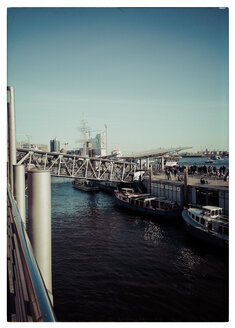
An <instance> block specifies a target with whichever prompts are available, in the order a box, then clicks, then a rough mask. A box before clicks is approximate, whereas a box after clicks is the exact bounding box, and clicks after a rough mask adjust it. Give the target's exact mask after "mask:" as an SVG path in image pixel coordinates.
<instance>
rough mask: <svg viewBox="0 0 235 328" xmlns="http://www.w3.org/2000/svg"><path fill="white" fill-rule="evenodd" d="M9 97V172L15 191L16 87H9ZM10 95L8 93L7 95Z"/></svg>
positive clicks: (12, 189) (10, 181) (12, 188)
mask: <svg viewBox="0 0 235 328" xmlns="http://www.w3.org/2000/svg"><path fill="white" fill-rule="evenodd" d="M7 91H9V97H8V98H7V99H9V100H7V120H8V145H9V148H8V173H9V183H10V186H11V191H12V193H13V191H14V185H13V183H14V180H13V165H14V164H16V122H15V95H14V87H7ZM7 96H8V95H7Z"/></svg>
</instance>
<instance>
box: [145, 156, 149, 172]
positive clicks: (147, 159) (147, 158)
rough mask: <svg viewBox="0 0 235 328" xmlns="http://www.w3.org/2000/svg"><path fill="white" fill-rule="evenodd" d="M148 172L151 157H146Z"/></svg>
mask: <svg viewBox="0 0 235 328" xmlns="http://www.w3.org/2000/svg"><path fill="white" fill-rule="evenodd" d="M146 170H149V157H146Z"/></svg>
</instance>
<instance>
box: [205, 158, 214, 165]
mask: <svg viewBox="0 0 235 328" xmlns="http://www.w3.org/2000/svg"><path fill="white" fill-rule="evenodd" d="M205 163H210V164H212V163H214V161H213V159H207V160H206V161H205Z"/></svg>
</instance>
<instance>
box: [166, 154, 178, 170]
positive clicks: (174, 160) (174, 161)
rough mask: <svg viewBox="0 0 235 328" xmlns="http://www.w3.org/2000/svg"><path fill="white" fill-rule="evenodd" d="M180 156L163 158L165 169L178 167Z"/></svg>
mask: <svg viewBox="0 0 235 328" xmlns="http://www.w3.org/2000/svg"><path fill="white" fill-rule="evenodd" d="M181 158H182V157H181V156H178V155H177V156H164V166H165V167H173V166H179V163H178V161H179V160H180V159H181Z"/></svg>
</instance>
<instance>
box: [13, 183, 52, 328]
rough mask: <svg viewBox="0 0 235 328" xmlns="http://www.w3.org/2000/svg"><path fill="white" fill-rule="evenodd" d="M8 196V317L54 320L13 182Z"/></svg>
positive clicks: (44, 320) (29, 319) (14, 319)
mask: <svg viewBox="0 0 235 328" xmlns="http://www.w3.org/2000/svg"><path fill="white" fill-rule="evenodd" d="M7 196H8V197H7V200H8V213H7V214H8V215H7V216H8V249H7V253H8V254H7V256H8V257H7V259H8V286H9V287H8V291H9V294H8V297H9V298H10V300H8V303H9V304H10V307H11V309H10V310H11V314H10V316H8V320H9V321H18V322H19V321H38V322H40V321H43V322H54V321H56V319H55V314H54V311H53V307H52V304H51V302H50V298H49V296H48V293H47V290H46V287H45V284H44V282H43V279H42V276H41V273H40V270H39V268H38V265H37V262H36V260H35V258H34V254H33V250H32V246H31V244H30V241H29V238H28V235H27V232H26V230H25V227H24V224H23V222H22V220H21V216H20V213H19V210H18V207H17V204H16V202H15V200H14V198H13V196H12V193H11V190H10V186H9V185H8V187H7Z"/></svg>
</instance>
